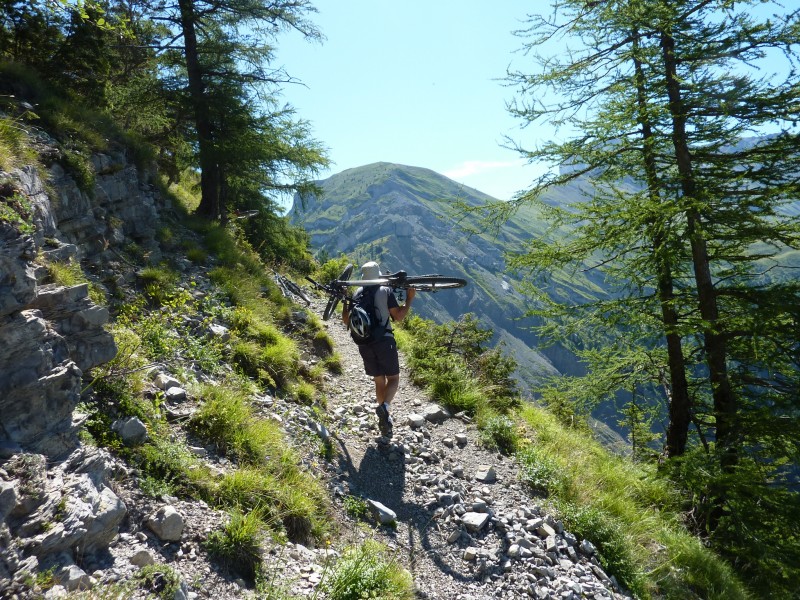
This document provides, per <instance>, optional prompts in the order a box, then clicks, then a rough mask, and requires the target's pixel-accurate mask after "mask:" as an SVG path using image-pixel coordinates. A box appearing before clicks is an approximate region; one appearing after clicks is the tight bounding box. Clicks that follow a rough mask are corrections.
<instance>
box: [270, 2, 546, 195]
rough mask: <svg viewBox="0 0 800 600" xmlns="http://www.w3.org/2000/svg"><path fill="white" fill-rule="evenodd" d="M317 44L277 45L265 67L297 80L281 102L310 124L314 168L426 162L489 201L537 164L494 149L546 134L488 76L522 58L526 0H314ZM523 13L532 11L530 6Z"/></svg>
mask: <svg viewBox="0 0 800 600" xmlns="http://www.w3.org/2000/svg"><path fill="white" fill-rule="evenodd" d="M315 5H316V7H317V9H318V10H319V13H318V14H316V15H312V20H313V21H314V23H316V24H317V26H318V27H319V28H320V30H321V31H322V33H323V34H324V35H325V37H326V38H327V39H326V40H325V41H324V42H323V43H322V44H312V43H308V42H307V41H304V40H303V39H302V38H301V36H299V35H298V34H296V33H291V34H284V35H282V36H281V37H280V38H279V40H278V57H277V64H279V65H282V66H283V67H285V68H286V70H287V71H288V72H289V74H290V75H292V76H293V77H295V78H297V79H299V80H300V81H302V82H303V84H304V85H303V86H301V85H287V86H285V88H284V94H283V98H284V100H285V101H286V102H288V103H289V104H291V105H293V106H294V107H295V108H296V109H297V114H298V116H299V117H300V118H303V119H306V120H308V121H310V122H311V125H312V130H313V134H314V137H315V138H316V139H318V140H320V141H321V142H322V143H323V144H324V145H325V146H326V147H327V148H328V150H329V156H330V158H331V160H332V161H333V162H334V163H335V164H333V165H332V167H331V169H330V170H329V171H327V172H325V173H323V174H322V178H325V177H328V176H330V175H332V174H334V173H338V172H340V171H343V170H345V169H349V168H352V167H358V166H361V165H365V164H369V163H372V162H377V161H386V162H395V163H400V164H406V165H412V166H418V167H425V168H429V169H433V170H434V171H437V172H439V173H442V174H443V175H446V176H448V177H450V178H452V179H454V180H456V181H458V182H461V183H464V184H465V185H468V186H470V187H473V188H476V189H479V190H481V191H483V192H486V193H487V194H490V195H492V196H495V197H497V198H500V199H507V198H510V197H511V196H512V195H513V194H514V192H516V191H518V190H521V189H523V188H526V187H528V185H529V184H530V183H531V182H532V181H533V179H534V178H535V177H536V175H537V174H538V169H536V168H535V167H532V166H526V165H525V163H524V161H522V160H521V159H520V157H519V156H518V154H517V153H515V152H514V151H512V150H509V149H506V148H503V147H502V146H501V145H502V144H503V143H504V142H503V137H504V136H505V135H508V136H510V137H512V138H513V139H516V140H520V141H522V142H523V145H525V146H527V147H531V146H534V145H535V143H536V142H537V141H539V139H541V137H542V136H544V137H546V136H548V135H551V134H550V132H547V131H541V130H533V129H526V130H521V129H520V125H521V123H520V122H519V121H517V120H515V119H513V118H512V117H511V116H510V115H509V114H508V113H507V111H506V109H505V103H506V102H507V101H509V100H511V99H512V98H513V96H514V91H513V89H511V88H508V87H504V86H503V84H502V82H501V81H499V80H500V79H502V78H503V77H504V76H505V73H506V69H507V67H508V66H509V65H510V64H512V63H514V64H516V65H519V64H524V63H522V62H521V61H524V60H525V59H524V57H523V56H522V55H521V54H520V53H518V52H515V51H516V50H518V49H519V48H520V47H521V44H522V40H521V39H520V38H518V37H515V36H514V35H513V34H512V31H513V30H515V29H519V28H520V27H521V26H522V25H523V20H524V19H525V14H526V11H531V10H532V9H531V3H530V2H526V1H523V0H497V1H496V2H493V3H487V2H481V1H478V0H426V1H422V0H404V1H403V2H389V1H386V0H335V1H334V0H319V1H318V2H316V3H315ZM534 8H535V7H534Z"/></svg>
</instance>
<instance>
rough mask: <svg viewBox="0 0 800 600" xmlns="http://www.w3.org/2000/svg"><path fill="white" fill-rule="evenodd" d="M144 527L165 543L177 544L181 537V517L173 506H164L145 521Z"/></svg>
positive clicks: (182, 524) (182, 525)
mask: <svg viewBox="0 0 800 600" xmlns="http://www.w3.org/2000/svg"><path fill="white" fill-rule="evenodd" d="M145 523H146V525H147V526H148V527H149V528H150V530H151V531H152V532H153V533H155V534H156V535H157V536H158V538H159V539H160V540H162V541H165V542H177V541H178V540H180V539H181V536H182V535H183V527H184V523H183V517H182V516H181V514H180V513H179V512H178V511H177V510H176V509H175V507H173V506H169V505H167V506H164V507H162V508H160V509H159V510H158V512H156V513H155V514H153V515H150V516H149V517H148V518H147V520H146V522H145Z"/></svg>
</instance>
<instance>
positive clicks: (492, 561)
mask: <svg viewBox="0 0 800 600" xmlns="http://www.w3.org/2000/svg"><path fill="white" fill-rule="evenodd" d="M421 300H424V298H422V299H421ZM326 328H327V331H328V333H329V334H330V335H331V337H332V338H333V339H334V341H335V343H336V348H337V351H338V352H339V354H340V356H341V358H342V364H343V370H344V374H343V375H342V376H339V377H336V378H331V380H330V381H329V382H328V383H327V385H326V390H325V391H326V394H327V399H328V412H329V415H330V417H331V421H330V423H329V432H330V435H331V438H332V441H333V443H334V446H335V450H336V457H335V459H334V463H333V464H332V465H331V468H332V469H333V472H332V475H333V479H332V485H333V486H334V488H335V489H336V491H337V493H338V494H339V495H342V494H351V495H354V496H360V497H362V498H364V499H368V500H369V501H371V502H372V503H376V504H375V506H376V509H375V513H376V520H378V521H380V520H384V521H387V522H389V521H394V522H393V523H392V525H391V526H377V529H378V532H379V537H381V538H383V539H384V541H385V543H387V545H389V546H390V547H391V548H394V549H396V550H397V552H398V555H399V556H401V557H402V560H403V562H404V563H405V564H406V565H407V567H408V568H409V570H410V571H411V573H412V575H413V577H414V581H415V584H416V585H417V588H418V596H419V597H420V598H430V599H442V600H445V599H447V600H453V599H456V600H478V599H483V598H525V597H533V598H563V599H565V600H567V599H571V598H575V599H578V598H623V597H626V596H625V595H623V594H621V593H620V592H619V590H618V589H617V588H616V586H615V585H614V583H613V581H612V580H610V579H609V578H608V577H607V576H606V574H605V573H603V571H602V570H601V569H600V568H599V565H598V563H597V560H596V558H595V557H594V547H593V546H592V545H591V543H589V542H579V541H578V540H577V539H576V538H575V537H574V536H572V535H570V534H569V533H567V532H564V531H563V527H562V526H561V523H559V522H558V521H556V520H555V519H553V518H552V517H550V516H549V515H546V514H544V513H543V512H542V511H541V509H540V508H539V507H538V506H536V504H535V503H534V502H533V501H531V500H530V499H529V498H528V496H527V494H526V493H525V490H524V489H523V487H522V485H521V484H520V482H519V481H518V479H517V475H516V469H515V464H514V462H513V460H512V459H509V458H507V457H504V456H502V455H499V454H497V453H493V452H489V451H487V450H486V449H484V448H483V447H481V445H480V443H479V436H478V432H477V430H476V428H475V427H474V426H473V425H471V424H470V423H469V420H468V419H466V418H456V417H452V416H450V415H448V414H447V413H446V412H445V411H443V410H442V409H441V408H440V407H439V406H437V405H436V404H434V403H432V402H431V401H430V399H429V398H428V397H427V396H426V394H425V393H424V391H422V390H420V389H418V388H416V387H415V386H414V385H412V384H411V383H410V382H409V381H408V378H407V377H406V376H405V374H406V373H407V371H406V367H405V364H404V361H403V358H402V357H401V383H400V389H399V392H398V394H397V396H396V397H395V399H394V402H393V403H392V416H393V419H394V436H393V438H392V439H391V440H387V439H386V438H382V437H380V436H379V433H378V430H377V417H376V416H375V413H374V386H373V382H372V379H371V378H370V377H368V376H366V375H365V374H364V372H363V367H362V363H361V358H360V356H359V354H358V350H357V347H356V346H355V344H353V343H352V341H351V340H350V338H349V335H348V334H347V331H346V329H345V327H344V325H343V324H342V323H341V322H340V321H339V320H338V319H331V320H330V321H328V322H327V323H326Z"/></svg>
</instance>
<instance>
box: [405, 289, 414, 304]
mask: <svg viewBox="0 0 800 600" xmlns="http://www.w3.org/2000/svg"><path fill="white" fill-rule="evenodd" d="M416 295H417V290H415V289H414V288H413V287H410V288H408V289H407V290H406V304H408V303H409V302H411V301H412V300H413V299H414V296H416Z"/></svg>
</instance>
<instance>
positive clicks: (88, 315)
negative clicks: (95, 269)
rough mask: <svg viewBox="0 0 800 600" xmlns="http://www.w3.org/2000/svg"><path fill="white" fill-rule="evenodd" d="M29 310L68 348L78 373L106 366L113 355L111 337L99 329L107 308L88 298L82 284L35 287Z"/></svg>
mask: <svg viewBox="0 0 800 600" xmlns="http://www.w3.org/2000/svg"><path fill="white" fill-rule="evenodd" d="M31 307H34V308H38V309H39V310H41V312H42V314H43V315H44V317H45V318H46V319H47V320H48V321H49V322H50V323H52V325H53V327H54V328H55V330H56V331H57V332H58V333H59V334H60V335H62V336H63V337H64V339H66V341H67V345H68V346H69V354H70V358H71V359H72V360H74V361H75V364H76V365H78V368H79V369H81V370H82V371H85V370H87V369H90V368H92V367H96V366H97V365H101V364H103V363H106V362H108V361H110V360H111V359H113V358H114V356H116V354H117V347H116V345H115V343H114V338H113V336H112V335H111V334H110V333H108V332H107V331H106V330H105V329H103V325H104V324H105V323H106V322H107V321H108V309H107V308H106V307H104V306H97V305H96V304H94V303H93V302H92V301H91V300H90V299H89V287H88V286H87V285H86V284H81V285H76V286H72V287H61V286H55V285H46V286H42V287H41V288H39V293H38V295H37V296H36V299H35V300H34V301H33V302H32V303H31Z"/></svg>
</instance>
